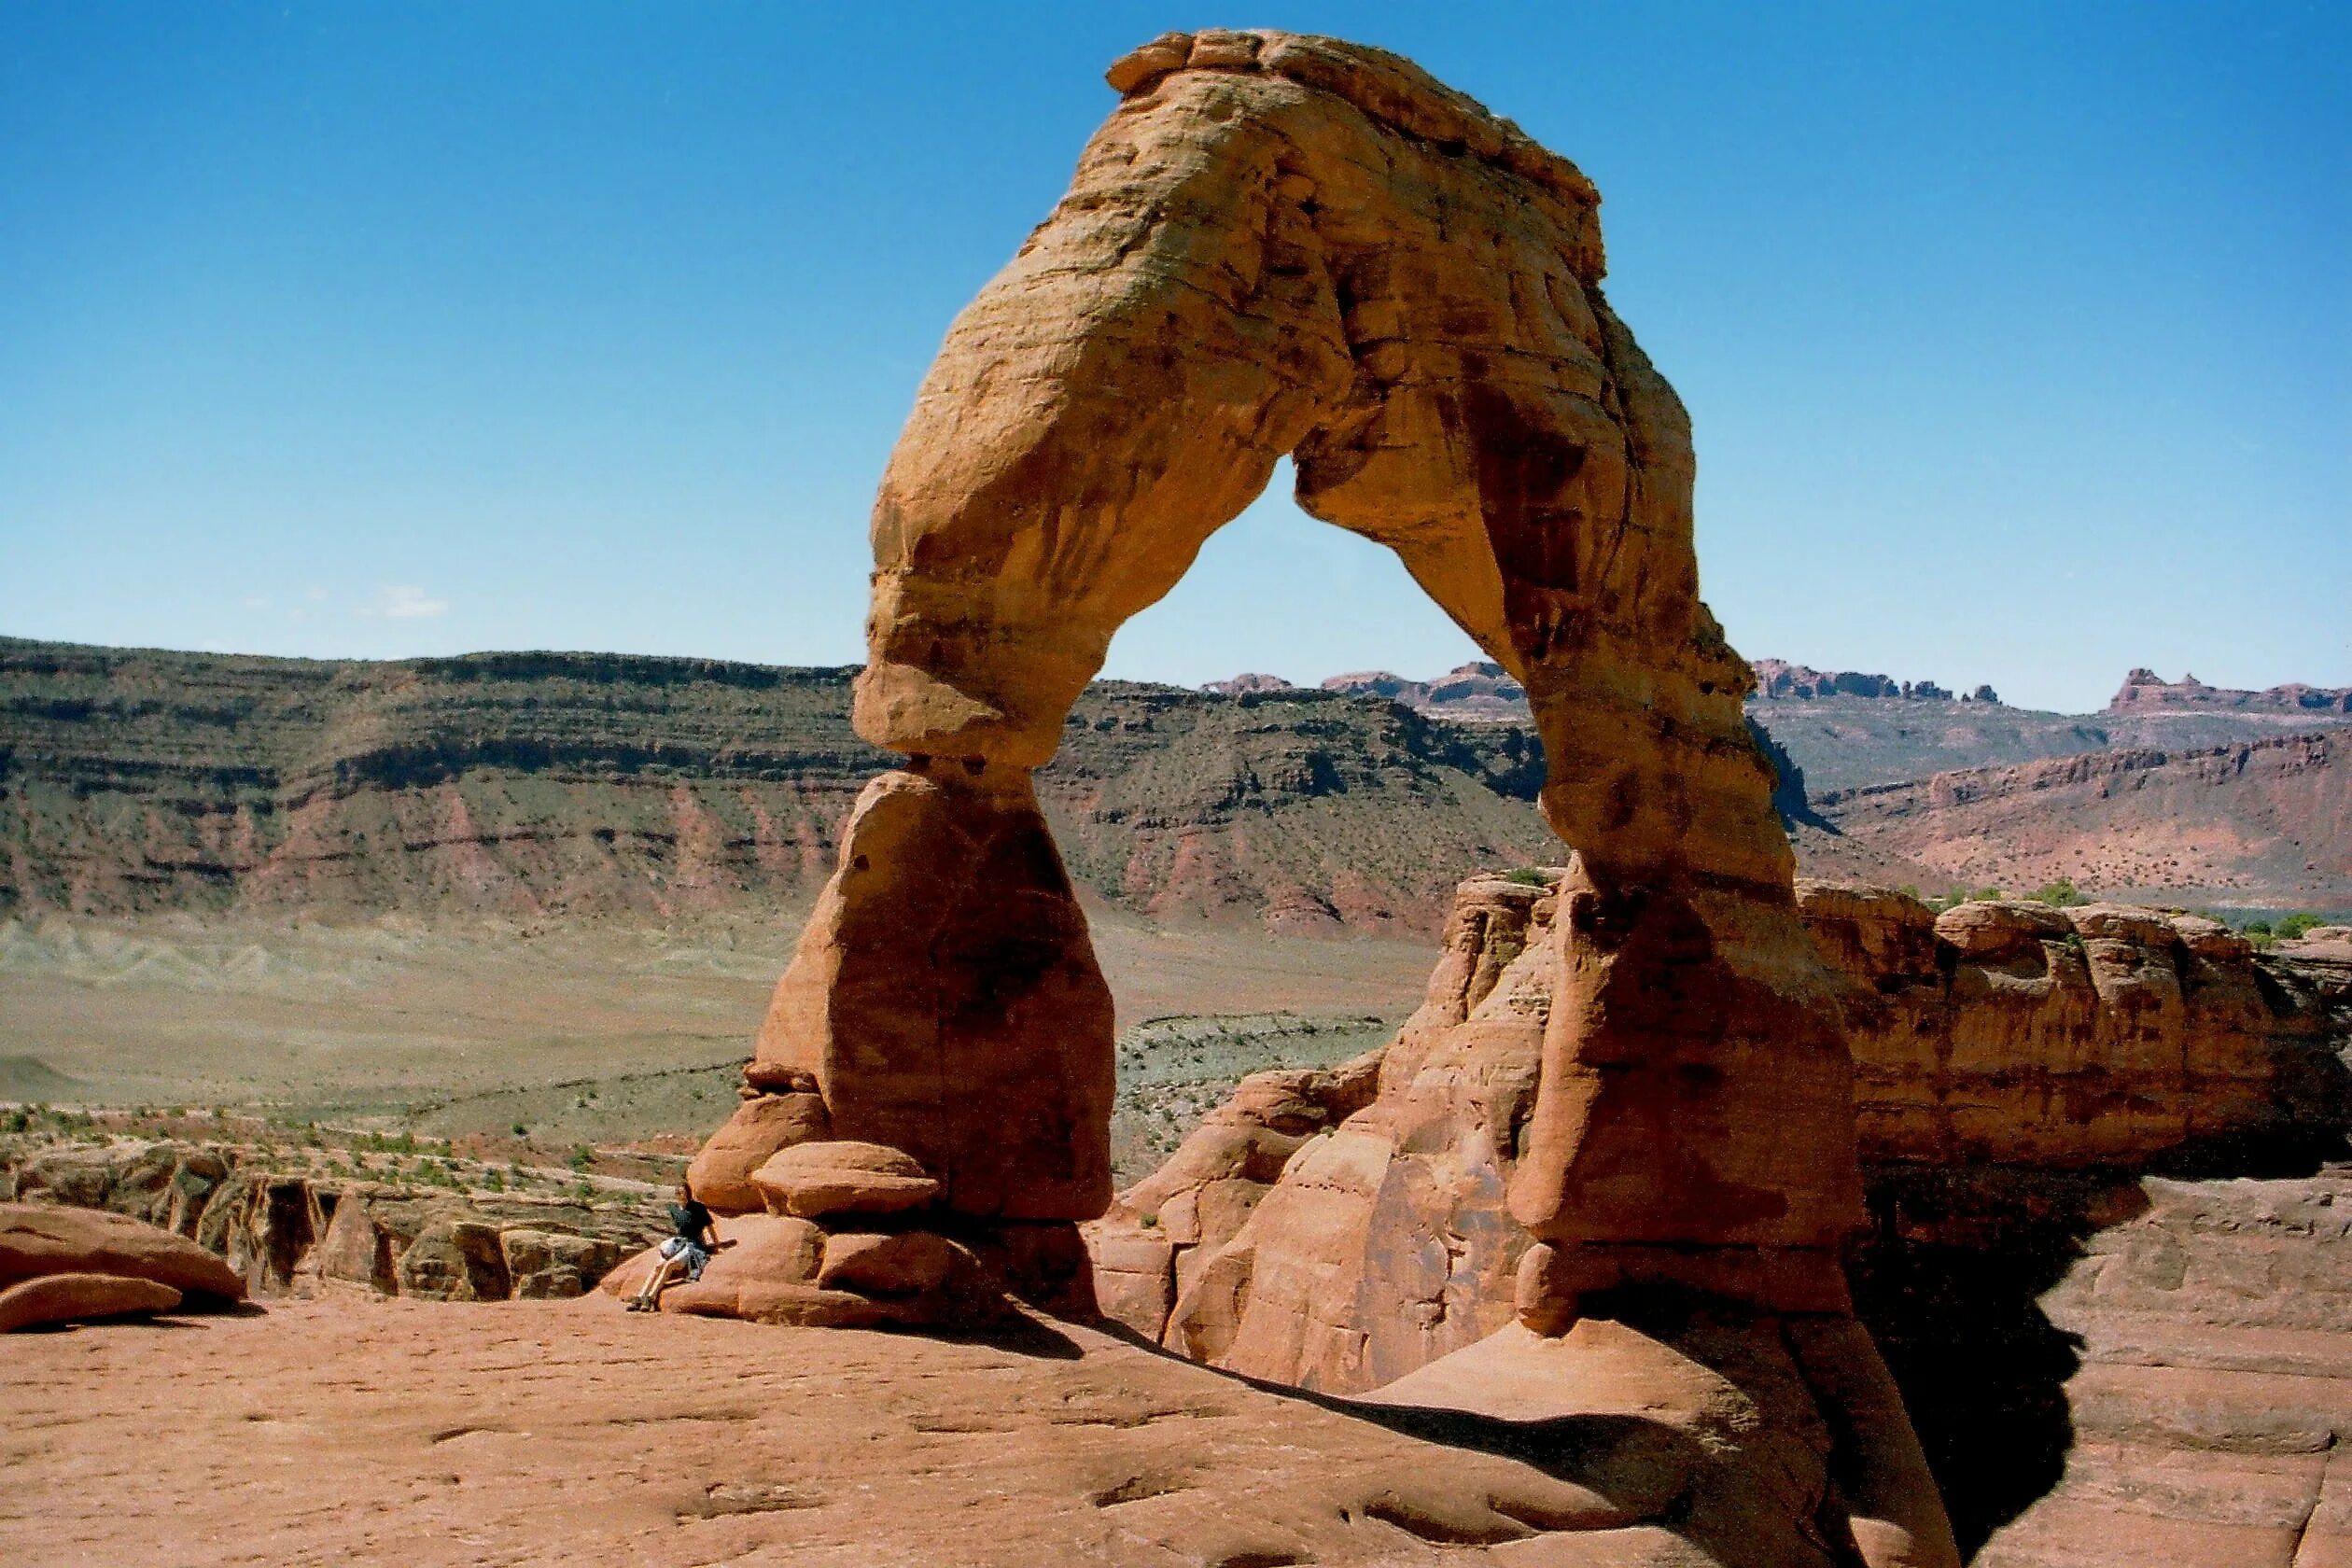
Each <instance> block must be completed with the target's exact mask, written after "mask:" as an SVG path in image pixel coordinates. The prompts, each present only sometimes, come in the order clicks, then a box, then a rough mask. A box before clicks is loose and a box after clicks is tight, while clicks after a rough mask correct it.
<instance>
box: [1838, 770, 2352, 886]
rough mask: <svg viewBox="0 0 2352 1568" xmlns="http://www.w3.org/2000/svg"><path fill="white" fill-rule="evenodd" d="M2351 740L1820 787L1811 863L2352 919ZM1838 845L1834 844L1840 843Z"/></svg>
mask: <svg viewBox="0 0 2352 1568" xmlns="http://www.w3.org/2000/svg"><path fill="white" fill-rule="evenodd" d="M2348 743H2352V731H2346V730H2340V729H2339V730H2321V731H2318V732H2316V733H2312V734H2304V735H2279V736H2276V737H2275V738H2270V739H2263V740H2254V741H2242V742H2237V743H2233V744H2231V745H2228V746H2222V747H2216V748H2212V749H2178V750H2160V749H2153V748H2149V749H2135V750H2128V751H2106V752H2097V753H2093V754H2090V755H2086V756H2077V757H2065V758H2054V759H2051V760H2049V761H2046V762H2038V763H2024V764H2022V765H2019V766H2015V767H2001V768H1974V769H1968V770H1965V771H1956V772H1952V773H1940V774H1937V775H1936V776H1934V777H1930V778H1925V779H1921V780H1917V781H1914V782H1910V783H1902V784H1882V785H1869V786H1865V787H1862V788H1859V789H1853V790H1833V791H1816V792H1813V794H1811V795H1810V797H1809V802H1808V804H1809V805H1810V806H1811V808H1812V810H1813V813H1814V814H1815V816H1816V817H1817V818H1818V819H1819V823H1820V825H1821V826H1822V827H1825V828H1826V829H1827V830H1828V835H1823V836H1815V835H1813V834H1812V833H1808V832H1807V831H1806V830H1805V829H1803V828H1800V829H1799V844H1800V845H1810V846H1811V847H1813V851H1814V854H1813V857H1812V858H1815V859H1823V858H1827V857H1828V856H1831V855H1834V854H1839V853H1849V854H1850V853H1852V852H1854V851H1855V850H1861V851H1867V852H1869V853H1871V854H1875V855H1878V856H1882V857H1884V858H1885V859H1886V860H1887V861H1890V862H1907V863H1908V864H1909V865H1911V867H1914V868H1917V869H1916V871H1915V872H1914V873H1913V874H1911V875H1910V877H1909V879H1910V880H1913V881H1916V882H1920V883H1922V884H1925V885H1929V886H1933V885H1936V884H1938V883H1939V882H1958V883H1960V884H1961V885H1963V886H1967V887H1978V888H1982V887H2001V888H2010V889H2031V888H2037V887H2040V886H2042V885H2044V884H2045V883H2049V882H2052V881H2055V880H2057V879H2059V878H2061V877H2064V878H2068V879H2071V880H2072V881H2074V882H2076V883H2078V884H2079V885H2081V886H2083V887H2086V888H2096V889H2101V890H2102V891H2106V892H2109V893H2113V894H2117V895H2121V896H2132V897H2136V898H2140V899H2143V900H2155V901H2161V902H2164V903H2191V904H2210V905H2218V906H2228V905H2246V904H2255V905H2262V904H2270V905H2275V906H2278V907H2283V908H2287V909H2308V910H2343V909H2352V751H2348V750H2347V745H2348ZM1829 835H1834V836H1829Z"/></svg>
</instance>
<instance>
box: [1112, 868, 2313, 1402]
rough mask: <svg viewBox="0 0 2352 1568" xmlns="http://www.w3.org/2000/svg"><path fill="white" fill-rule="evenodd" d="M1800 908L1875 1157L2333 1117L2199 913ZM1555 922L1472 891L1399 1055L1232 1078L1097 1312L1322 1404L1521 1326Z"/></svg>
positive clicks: (1978, 1156)
mask: <svg viewBox="0 0 2352 1568" xmlns="http://www.w3.org/2000/svg"><path fill="white" fill-rule="evenodd" d="M1799 891H1800V898H1799V902H1800V907H1801V908H1802V910H1803V913H1804V917H1805V925H1806V930H1807V931H1808V932H1809V934H1810V935H1811V937H1812V939H1813V943H1814V945H1816V947H1817V948H1818V949H1819V951H1820V954H1821V956H1822V958H1823V959H1825V960H1826V961H1827V963H1828V964H1829V965H1830V966H1831V967H1832V969H1833V970H1834V971H1835V973H1837V974H1838V975H1839V977H1840V980H1841V985H1842V1000H1843V1005H1844V1008H1845V1011H1846V1015H1847V1019H1848V1029H1849V1038H1850V1040H1851V1041H1852V1043H1853V1047H1854V1051H1855V1081H1856V1088H1855V1109H1856V1112H1857V1115H1858V1118H1859V1125H1860V1129H1861V1144H1862V1153H1863V1157H1864V1158H1865V1160H1867V1161H1869V1162H1871V1163H1872V1164H1874V1165H1879V1166H1889V1165H1913V1166H1926V1167H1956V1166H1982V1165H2015V1166H2022V1167H2025V1168H2029V1169H2049V1168H2053V1167H2056V1168H2079V1167H2101V1166H2117V1165H2122V1166H2136V1165H2142V1164H2145V1163H2147V1162H2149V1161H2151V1160H2155V1159H2159V1158H2161V1157H2163V1156H2165V1155H2171V1154H2174V1153H2176V1152H2178V1151H2182V1150H2184V1149H2186V1148H2188V1147H2190V1146H2191V1145H2193V1144H2195V1143H2198V1142H2200V1141H2227V1140H2238V1141H2266V1142H2273V1143H2275V1141H2278V1140H2279V1139H2281V1138H2284V1137H2288V1136H2291V1135H2292V1134H2293V1133H2295V1131H2296V1130H2297V1129H2299V1128H2308V1127H2318V1126H2324V1125H2327V1124H2328V1122H2329V1118H2330V1117H2331V1115H2334V1114H2337V1113H2340V1109H2341V1108H2340V1107H2335V1106H2332V1105H2331V1103H2329V1097H2330V1094H2331V1088H2330V1075H2329V1073H2328V1072H2327V1071H2325V1064H2326V1063H2327V1062H2328V1061H2330V1060H2332V1057H2330V1055H2329V1051H2330V1043H2331V1032H2330V1030H2331V1025H2330V1023H2329V1021H2328V1018H2327V1015H2326V1014H2325V1011H2324V1009H2323V1008H2322V1007H2320V1006H2319V1005H2317V1003H2316V1002H2315V1001H2314V1000H2313V998H2312V996H2311V994H2310V992H2309V990H2308V988H2307V987H2303V986H2302V984H2301V983H2300V982H2299V981H2295V980H2293V979H2292V978H2291V976H2289V975H2288V974H2287V973H2286V970H2287V966H2289V965H2291V964H2293V963H2295V962H2296V961H2298V960H2292V959H2279V960H2261V961H2258V959H2257V958H2256V956H2255V955H2254V954H2253V952H2252V950H2251V949H2250V948H2249V947H2248V946H2247V944H2246V943H2245V942H2244V940H2243V939H2241V938H2238V937H2236V936H2234V935H2233V934H2231V933H2229V932H2228V931H2225V930H2224V929H2223V928H2221V927H2220V926H2219V925H2218V924H2217V923H2215V922H2213V921H2210V920H2205V919H2201V918H2199V917H2192V916H2182V915H2165V914H2160V913H2157V912H2154V911H2149V910H2140V909H2131V908H2126V907H2123V906H2119V905H2100V904H2094V905H2088V906H2084V907H2081V908H2077V909H2070V910H2053V909H2050V908H2046V907H2044V906H2042V905H2038V904H2025V903H1972V904H1964V905H1962V906H1960V907H1959V908H1957V909H1953V910H1951V911H1948V912H1946V913H1944V914H1942V915H1940V916H1939V915H1937V914H1936V913H1935V912H1933V911H1931V910H1929V909H1928V908H1927V907H1926V906H1925V905H1924V904H1922V903H1919V902H1918V901H1917V900H1915V899H1911V898H1909V897H1907V896H1905V895H1903V894H1899V893H1895V892H1889V891H1885V890H1883V889H1857V888H1840V887H1833V886H1829V885H1827V884H1818V883H1806V884H1803V885H1802V886H1801V887H1800V890H1799ZM1558 906H1559V896H1558V893H1557V891H1556V889H1554V888H1550V887H1543V888H1538V887H1529V886H1523V885H1520V884H1518V883H1514V882H1510V881H1506V880H1505V879H1504V878H1501V877H1495V876H1480V877H1474V878H1472V879H1471V880H1469V881H1467V882H1465V883H1463V885H1462V888H1461V889H1460V891H1459V893H1458V895H1457V898H1456V902H1455V907H1454V912H1453V917H1452V919H1451V922H1450V923H1449V928H1448V931H1447V941H1446V949H1445V953H1444V956H1443V957H1442V958H1441V959H1439V961H1438V964H1437V967H1436V969H1435V972H1434V973H1432V975H1431V980H1430V988H1429V994H1428V997H1427V1000H1426V1001H1424V1002H1423V1004H1422V1006H1421V1009H1420V1011H1419V1012H1417V1013H1416V1014H1415V1015H1414V1016H1413V1017H1412V1018H1411V1019H1410V1020H1409V1021H1407V1024H1406V1025H1405V1027H1404V1028H1403V1029H1402V1030H1400V1031H1399V1033H1398V1036H1397V1038H1396V1039H1395V1040H1394V1041H1393V1043H1390V1044H1389V1045H1388V1046H1386V1047H1384V1048H1383V1049H1382V1050H1381V1051H1380V1052H1378V1053H1374V1054H1373V1055H1371V1056H1368V1057H1365V1058H1362V1059H1360V1061H1359V1062H1358V1063H1355V1064H1351V1068H1350V1069H1348V1070H1343V1071H1337V1072H1334V1073H1331V1074H1323V1073H1266V1074H1259V1075H1256V1076H1255V1077H1253V1078H1251V1079H1248V1080H1245V1081H1244V1083H1243V1085H1241V1087H1240V1088H1239V1090H1238V1091H1237V1092H1236V1094H1235V1096H1234V1098H1233V1099H1232V1100H1230V1101H1229V1102H1228V1103H1227V1104H1226V1105H1225V1106H1223V1107H1221V1108H1220V1109H1219V1110H1218V1111H1216V1112H1215V1113H1211V1116H1210V1118H1209V1120H1208V1121H1207V1122H1205V1123H1204V1124H1203V1125H1202V1127H1200V1128H1198V1129H1197V1131H1196V1132H1195V1133H1194V1134H1193V1135H1192V1137H1191V1138H1189V1139H1188V1140H1187V1141H1185V1143H1184V1144H1183V1146H1182V1147H1181V1148H1180V1149H1179V1150H1178V1151H1177V1153H1176V1154H1175V1155H1173V1156H1172V1157H1171V1158H1170V1160H1169V1163H1168V1164H1167V1165H1166V1166H1165V1167H1163V1168H1162V1169H1160V1170H1159V1171H1157V1172H1155V1174H1154V1175H1152V1176H1151V1177H1149V1178H1147V1179H1146V1180H1145V1181H1144V1182H1142V1183H1139V1184H1138V1185H1137V1186H1135V1187H1134V1188H1131V1189H1129V1190H1128V1191H1127V1193H1125V1194H1123V1195H1122V1196H1121V1198H1120V1202H1119V1204H1118V1206H1117V1207H1116V1208H1114V1210H1113V1212H1112V1214H1111V1215H1110V1216H1109V1217H1108V1218H1107V1219H1106V1220H1105V1221H1104V1222H1103V1223H1102V1224H1101V1225H1098V1226H1096V1227H1094V1228H1095V1238H1094V1240H1095V1250H1096V1256H1097V1270H1098V1273H1097V1279H1098V1286H1099V1292H1100V1295H1101V1297H1102V1299H1103V1301H1104V1304H1105V1308H1106V1309H1107V1310H1110V1311H1112V1312H1113V1314H1114V1315H1117V1316H1119V1317H1121V1318H1122V1319H1123V1320H1124V1321H1126V1322H1127V1323H1129V1325H1130V1326H1132V1327H1135V1328H1136V1329H1138V1330H1139V1331H1140V1332H1143V1333H1147V1334H1150V1335H1152V1336H1153V1337H1158V1338H1161V1339H1163V1340H1164V1341H1165V1342H1166V1343H1167V1344H1168V1345H1169V1347H1170V1348H1171V1349H1174V1350H1177V1351H1182V1352H1183V1353H1184V1354H1187V1355H1190V1356H1193V1357H1195V1358H1197V1359H1200V1360H1206V1361H1210V1362H1213V1363H1215V1364H1217V1365H1225V1366H1229V1367H1231V1368H1233V1369H1234V1370H1237V1371H1241V1372H1246V1373H1249V1374H1251V1375H1253V1376H1258V1377H1266V1378H1271V1379H1280V1380H1282V1381H1286V1382H1296V1383H1301V1384H1304V1385H1305V1386H1308V1387H1311V1388H1323V1389H1328V1390H1332V1391H1335V1392H1353V1391H1357V1390H1363V1389H1368V1388H1373V1387H1378V1386H1379V1385H1381V1384H1383V1383H1386V1382H1389V1381H1391V1380H1393V1379H1395V1378H1398V1377H1401V1376H1403V1375H1405V1374H1406V1373H1408V1372H1411V1371H1413V1370H1415V1369H1416V1368H1417V1367H1419V1366H1421V1365H1425V1364H1426V1363H1428V1362H1430V1361H1432V1360H1435V1358H1437V1357H1439V1356H1442V1355H1445V1354H1448V1353H1449V1352H1451V1351H1456V1350H1460V1349H1462V1348H1463V1347H1465V1346H1467V1345H1469V1344H1471V1343H1473V1342H1475V1341H1477V1340H1478V1339H1479V1338H1481V1337H1484V1336H1485V1335H1487V1334H1488V1333H1490V1332H1492V1331H1493V1330H1495V1329H1497V1328H1499V1327H1501V1326H1502V1325H1503V1324H1505V1323H1508V1322H1509V1321H1510V1319H1511V1316H1512V1310H1513V1276H1514V1273H1515V1271H1516V1269H1517V1268H1518V1266H1519V1261H1520V1258H1521V1255H1522V1253H1524V1252H1525V1250H1526V1248H1527V1245H1528V1243H1529V1240H1530V1238H1529V1237H1528V1235H1527V1233H1526V1232H1525V1231H1524V1230H1523V1229H1522V1228H1521V1227H1519V1226H1518V1225H1515V1224H1514V1223H1512V1221H1511V1219H1510V1217H1509V1214H1508V1211H1507V1209H1506V1207H1505V1201H1504V1197H1503V1195H1504V1193H1505V1191H1506V1189H1507V1187H1508V1184H1509V1182H1510V1179H1511V1175H1512V1172H1513V1169H1514V1167H1515V1165H1516V1164H1517V1162H1518V1161H1519V1158H1520V1157H1521V1155H1522V1153H1523V1150H1524V1147H1525V1141H1526V1127H1527V1122H1528V1118H1529V1116H1530V1114H1531V1113H1532V1109H1533V1100H1534V1089H1535V1079H1536V1074H1537V1071H1538V1065H1539V1062H1540V1059H1541V1051H1542V1040H1543V1036H1544V1033H1545V1029H1546V1027H1547V1015H1548V1013H1549V1010H1550V1007H1551V998H1552V996H1553V993H1554V985H1555V980H1556V977H1557V973H1558V971H1559V968H1560V965H1561V947H1562V944H1561V943H1560V942H1559V941H1558V939H1557V938H1558V929H1557V922H1556V915H1557V911H1558ZM2266 966H2267V967H2266ZM2337 1027H2340V1026H2337ZM1375 1072H1377V1084H1378V1089H1377V1094H1376V1095H1375V1096H1374V1097H1373V1098H1372V1099H1371V1100H1370V1103H1369V1104H1365V1105H1363V1106H1362V1108H1361V1109H1357V1106H1358V1104H1359V1103H1360V1102H1361V1100H1362V1099H1363V1098H1364V1091H1365V1084H1366V1083H1367V1081H1368V1080H1370V1079H1371V1076H1372V1074H1373V1073H1375ZM1276 1106H1279V1115H1278V1116H1269V1115H1268V1114H1267V1110H1265V1109H1262V1108H1271V1107H1276ZM1147 1217H1148V1220H1149V1223H1148V1224H1147V1223H1146V1220H1147Z"/></svg>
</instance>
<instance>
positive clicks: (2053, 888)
mask: <svg viewBox="0 0 2352 1568" xmlns="http://www.w3.org/2000/svg"><path fill="white" fill-rule="evenodd" d="M2025 896H2026V897H2028V898H2030V899H2032V900H2033V901H2034V902H2035V903H2046V904H2048V905H2050V906H2051V908H2052V909H2072V908H2073V907H2074V906H2075V905H2077V904H2079V903H2090V902H2091V901H2090V900H2089V899H2087V898H2085V897H2083V895H2082V891H2081V889H2079V888H2077V887H2076V886H2075V885H2074V878H2073V877H2071V876H2061V877H2060V878H2058V880H2057V881H2055V882H2045V883H2043V884H2042V885H2041V886H2040V887H2038V888H2037V889H2034V890H2033V891H2032V892H2030V893H2028V894H2026V895H2025Z"/></svg>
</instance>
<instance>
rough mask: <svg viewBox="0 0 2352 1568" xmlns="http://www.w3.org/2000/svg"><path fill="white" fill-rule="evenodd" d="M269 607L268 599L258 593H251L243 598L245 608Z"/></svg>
mask: <svg viewBox="0 0 2352 1568" xmlns="http://www.w3.org/2000/svg"><path fill="white" fill-rule="evenodd" d="M269 608H270V601H269V599H268V598H267V597H266V596H264V595H259V594H255V595H250V596H249V597H247V598H246V600H245V609H269Z"/></svg>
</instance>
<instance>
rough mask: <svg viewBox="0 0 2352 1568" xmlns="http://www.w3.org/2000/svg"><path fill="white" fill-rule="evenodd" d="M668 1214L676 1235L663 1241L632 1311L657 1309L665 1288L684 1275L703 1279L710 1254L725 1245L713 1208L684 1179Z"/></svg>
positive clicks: (631, 1302)
mask: <svg viewBox="0 0 2352 1568" xmlns="http://www.w3.org/2000/svg"><path fill="white" fill-rule="evenodd" d="M669 1216H670V1225H671V1228H672V1229H673V1230H675V1231H676V1233H677V1234H675V1235H673V1236H671V1237H669V1238H668V1239H665V1240H664V1241H663V1243H662V1248H661V1253H662V1255H661V1258H660V1260H659V1261H658V1262H656V1263H655V1264H654V1265H653V1271H652V1272H651V1273H650V1274H648V1275H647V1276H646V1277H645V1283H644V1284H643V1285H641V1286H640V1287H638V1289H637V1295H636V1296H635V1297H634V1298H633V1299H632V1300H631V1301H630V1302H629V1310H630V1311H632V1312H651V1311H654V1310H657V1309H659V1308H660V1307H661V1304H662V1293H663V1292H664V1291H665V1290H667V1289H668V1288H669V1287H670V1286H671V1285H673V1284H675V1283H676V1282H677V1281H678V1280H679V1278H680V1277H681V1276H682V1277H683V1278H685V1279H688V1280H699V1279H701V1278H702V1271H703V1266H704V1265H705V1264H707V1263H708V1262H709V1261H710V1254H711V1253H715V1252H717V1251H718V1250H719V1249H720V1248H721V1246H723V1245H725V1243H723V1242H721V1240H720V1239H719V1232H718V1228H717V1227H716V1226H715V1225H713V1224H712V1223H711V1219H710V1211H709V1210H707V1209H706V1208H704V1207H703V1206H702V1204H701V1203H700V1202H699V1201H697V1200H696V1198H695V1197H694V1194H693V1189H692V1188H691V1187H689V1186H688V1185H687V1184H686V1183H683V1182H680V1183H678V1201H677V1202H676V1203H673V1204H671V1205H670V1211H669Z"/></svg>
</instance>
